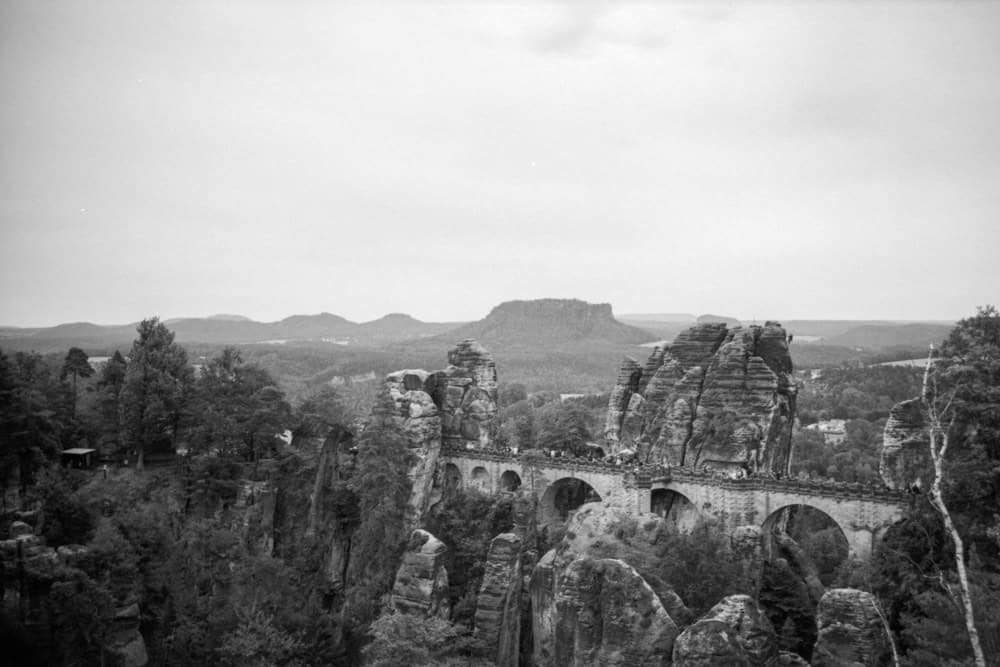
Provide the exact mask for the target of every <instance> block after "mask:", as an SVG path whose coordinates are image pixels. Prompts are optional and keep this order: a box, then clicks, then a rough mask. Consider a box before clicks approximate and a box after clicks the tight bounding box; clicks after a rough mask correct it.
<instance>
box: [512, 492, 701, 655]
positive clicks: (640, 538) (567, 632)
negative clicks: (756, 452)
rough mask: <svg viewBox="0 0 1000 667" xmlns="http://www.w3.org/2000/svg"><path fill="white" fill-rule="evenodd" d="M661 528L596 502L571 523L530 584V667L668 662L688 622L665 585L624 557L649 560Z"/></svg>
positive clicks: (683, 609) (678, 601)
mask: <svg viewBox="0 0 1000 667" xmlns="http://www.w3.org/2000/svg"><path fill="white" fill-rule="evenodd" d="M667 530H668V524H667V523H666V522H665V521H663V520H662V519H660V518H659V517H657V516H655V515H643V516H640V517H630V516H629V515H628V514H626V513H625V512H624V511H623V510H619V509H615V508H612V507H608V506H604V505H601V504H597V503H592V504H588V505H584V506H583V507H581V508H580V509H579V510H578V511H577V512H576V514H574V516H573V518H572V519H571V520H570V522H569V525H568V526H567V529H566V535H565V537H564V538H563V540H562V542H561V543H560V544H559V545H558V547H557V548H555V549H553V550H551V551H549V552H548V553H547V554H545V556H543V557H542V558H541V560H539V562H538V563H537V564H536V565H535V568H534V571H533V573H532V576H531V581H530V593H531V605H532V636H533V641H534V651H533V658H534V662H535V664H539V665H547V664H560V665H563V664H576V665H613V664H621V665H626V664H627V665H632V664H635V665H659V664H669V660H670V654H671V650H672V645H673V641H674V637H675V636H676V635H677V632H678V631H679V627H680V626H681V625H682V624H683V623H685V622H687V620H688V619H689V618H690V612H688V610H687V608H686V607H685V606H684V603H683V601H681V599H680V598H679V597H678V596H677V594H676V593H675V592H674V591H673V590H672V589H670V588H669V586H667V585H666V584H665V583H664V582H662V581H660V580H659V579H657V578H655V577H652V576H650V577H649V578H647V577H644V576H643V575H641V574H640V573H639V572H638V571H637V570H635V569H634V567H633V566H632V565H630V564H629V563H627V562H626V561H625V560H623V557H624V556H626V555H636V554H643V553H644V552H647V553H646V554H645V557H644V558H643V560H647V561H652V560H654V558H653V556H654V554H655V553H656V551H655V550H656V549H657V548H658V545H662V543H663V542H662V540H663V535H664V532H665V531H667Z"/></svg>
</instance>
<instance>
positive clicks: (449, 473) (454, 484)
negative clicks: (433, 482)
mask: <svg viewBox="0 0 1000 667" xmlns="http://www.w3.org/2000/svg"><path fill="white" fill-rule="evenodd" d="M441 486H442V491H443V493H444V495H450V494H451V493H453V492H455V491H457V490H458V489H460V488H462V470H461V469H460V468H459V467H458V466H457V465H455V464H454V463H445V464H444V474H443V475H442V484H441Z"/></svg>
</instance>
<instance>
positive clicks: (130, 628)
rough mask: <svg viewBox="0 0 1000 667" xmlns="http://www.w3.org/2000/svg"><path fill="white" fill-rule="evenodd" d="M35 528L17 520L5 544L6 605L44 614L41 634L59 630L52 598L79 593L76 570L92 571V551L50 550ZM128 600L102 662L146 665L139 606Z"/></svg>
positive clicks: (0, 569) (1, 549)
mask: <svg viewBox="0 0 1000 667" xmlns="http://www.w3.org/2000/svg"><path fill="white" fill-rule="evenodd" d="M32 530H33V529H32V528H31V526H29V525H28V524H26V523H24V522H21V521H14V522H13V523H12V524H11V526H10V528H9V531H8V532H9V535H10V536H11V538H12V539H8V540H3V541H0V602H3V603H4V605H13V606H20V607H21V608H22V609H25V608H30V609H36V610H39V612H40V613H39V615H38V616H37V617H36V618H35V621H34V623H35V625H36V626H37V627H36V628H35V630H37V631H42V632H44V633H49V632H55V630H56V626H55V623H54V622H53V618H52V617H51V616H50V615H49V614H50V611H51V609H50V605H49V604H48V603H47V602H46V597H48V596H50V595H53V594H55V595H57V596H58V595H60V594H63V595H67V596H72V595H75V594H76V591H77V587H78V585H79V583H78V581H77V580H76V579H75V578H74V575H73V572H74V571H75V569H76V568H85V567H87V561H88V560H89V559H90V558H91V553H90V549H89V548H88V547H85V546H81V545H78V544H68V545H63V546H60V547H59V548H53V547H50V546H47V545H46V544H45V543H44V539H43V538H41V537H39V536H37V535H35V534H34V533H33V532H31V531H32ZM25 572H30V578H31V579H32V580H33V584H34V585H30V586H27V587H25V586H24V582H23V580H22V578H23V576H24V573H25ZM78 574H79V573H78ZM22 596H24V597H22ZM124 602H125V604H124V605H123V606H121V607H120V608H118V609H116V610H115V614H114V621H113V623H112V626H111V630H110V632H109V633H108V635H107V636H106V638H105V640H104V655H103V656H102V663H103V664H107V665H109V667H144V666H145V665H146V664H147V663H148V661H149V658H148V655H147V652H146V642H145V640H144V639H143V636H142V634H141V633H140V632H139V619H140V610H139V605H138V604H136V603H135V602H134V600H125V601H124ZM119 604H121V602H119ZM6 611H8V610H6V609H0V612H3V613H6ZM46 626H48V627H46ZM5 657H10V656H5Z"/></svg>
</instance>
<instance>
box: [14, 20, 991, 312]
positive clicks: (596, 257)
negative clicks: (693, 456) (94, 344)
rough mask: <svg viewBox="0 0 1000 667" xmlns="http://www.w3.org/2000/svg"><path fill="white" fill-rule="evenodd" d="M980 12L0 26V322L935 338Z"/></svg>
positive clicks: (974, 214) (968, 278)
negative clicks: (492, 314) (536, 311)
mask: <svg viewBox="0 0 1000 667" xmlns="http://www.w3.org/2000/svg"><path fill="white" fill-rule="evenodd" d="M998 254H1000V3H995V2H993V3H987V2H983V3H976V2H947V3H933V2H913V3H907V2H886V3H882V4H873V3H868V2H852V3H843V4H838V3H830V2H827V3H790V2H786V3H778V4H761V3H756V4H751V3H742V2H741V3H734V4H733V5H731V6H730V5H728V4H724V3H721V2H720V3H709V4H706V3H699V4H691V5H681V4H670V5H667V6H661V5H659V4H657V5H653V4H649V5H646V4H624V5H623V4H615V5H611V4H601V3H580V2H566V3H561V4H551V5H540V4H535V3H528V2H524V3H518V4H514V3H497V4H490V3H486V2H447V3H442V4H431V3H425V2H417V1H411V2H403V3H398V4H383V3H363V4H362V3H343V2H333V1H325V2H316V3H308V2H300V1H284V2H279V1H277V0H275V1H274V2H248V1H247V0H239V1H233V2H206V1H199V2H188V1H183V2H176V1H175V2H171V1H168V0H155V1H153V2H138V1H136V0H127V1H123V2H106V1H103V0H87V1H86V2H76V1H69V0H66V1H45V2H39V1H38V0H4V1H3V2H2V3H0V323H2V324H8V325H23V326H32V325H36V326H38V325H51V324H56V323H58V322H65V321H76V320H89V321H94V322H99V323H123V322H129V321H134V320H138V319H140V318H142V317H145V316H149V315H153V314H157V315H161V316H163V317H176V316H199V315H208V314H211V313H215V312H229V313H241V314H244V315H248V316H250V317H253V318H255V319H261V320H273V319H279V318H281V317H285V316H287V315H291V314H294V313H315V312H319V311H323V310H326V311H330V312H334V313H337V314H340V315H343V316H345V317H348V318H350V319H354V320H358V321H362V320H368V319H374V318H376V317H379V316H381V315H383V314H385V313H387V312H392V311H401V312H407V313H410V314H412V315H414V316H415V317H417V318H420V319H423V320H437V321H442V320H448V321H450V320H466V319H478V318H480V317H482V316H484V315H485V314H486V313H487V312H488V311H489V309H490V308H491V307H492V306H494V305H496V304H497V303H499V302H501V301H504V300H509V299H529V298H539V297H577V298H581V299H585V300H587V301H592V302H605V301H608V302H611V303H612V304H613V305H614V308H615V311H616V312H618V313H628V312H677V311H682V312H693V313H696V314H697V313H704V312H713V313H719V314H727V315H734V316H737V317H744V318H750V317H756V318H757V319H765V318H773V317H780V318H793V317H795V318H857V319H861V318H895V319H908V318H913V319H918V318H929V319H950V318H959V317H963V316H966V315H970V314H972V313H973V312H974V310H975V306H976V305H979V304H985V303H996V302H998V301H1000V289H998V288H1000V261H998V260H997V257H998Z"/></svg>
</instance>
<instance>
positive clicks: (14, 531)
mask: <svg viewBox="0 0 1000 667" xmlns="http://www.w3.org/2000/svg"><path fill="white" fill-rule="evenodd" d="M34 533H35V531H34V530H33V529H32V528H31V526H29V525H28V524H26V523H25V522H23V521H14V522H13V523H11V524H10V531H9V533H8V534H9V535H10V538H11V539H12V540H13V539H17V538H19V537H21V536H22V535H34Z"/></svg>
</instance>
